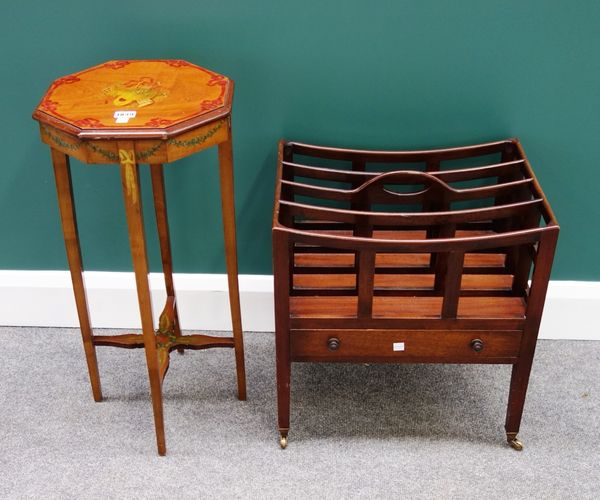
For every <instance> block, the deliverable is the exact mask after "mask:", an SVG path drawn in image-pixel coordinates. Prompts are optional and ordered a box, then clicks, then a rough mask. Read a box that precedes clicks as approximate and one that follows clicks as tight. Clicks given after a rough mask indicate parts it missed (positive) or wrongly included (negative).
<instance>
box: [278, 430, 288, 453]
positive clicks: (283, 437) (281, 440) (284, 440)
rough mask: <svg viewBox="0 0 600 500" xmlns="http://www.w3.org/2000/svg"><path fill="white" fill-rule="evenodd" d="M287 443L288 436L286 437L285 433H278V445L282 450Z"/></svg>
mask: <svg viewBox="0 0 600 500" xmlns="http://www.w3.org/2000/svg"><path fill="white" fill-rule="evenodd" d="M287 443H288V438H287V433H283V432H281V433H279V446H281V449H282V450H285V449H286V448H287Z"/></svg>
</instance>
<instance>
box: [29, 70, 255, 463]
mask: <svg viewBox="0 0 600 500" xmlns="http://www.w3.org/2000/svg"><path fill="white" fill-rule="evenodd" d="M232 97H233V81H232V80H230V79H229V78H227V77H225V76H222V75H219V74H217V73H214V72H212V71H209V70H207V69H204V68H201V67H199V66H196V65H194V64H190V63H188V62H186V61H181V60H146V61H109V62H107V63H104V64H101V65H99V66H95V67H93V68H89V69H86V70H84V71H81V72H79V73H75V74H72V75H68V76H65V77H63V78H59V79H58V80H56V81H55V82H54V83H53V84H52V85H51V86H50V88H49V89H48V91H47V92H46V94H45V95H44V97H43V99H42V101H41V102H40V104H39V105H38V107H37V108H36V110H35V111H34V113H33V117H34V119H36V120H38V121H39V125H40V132H41V138H42V141H43V142H44V143H46V144H48V145H49V146H50V151H51V155H52V163H53V166H54V175H55V179H56V189H57V192H58V202H59V207H60V215H61V220H62V227H63V233H64V239H65V245H66V250H67V258H68V262H69V268H70V272H71V279H72V282H73V290H74V294H75V302H76V305H77V313H78V316H79V324H80V326H81V334H82V338H83V346H84V350H85V355H86V359H87V365H88V370H89V376H90V381H91V386H92V393H93V396H94V399H95V400H96V401H100V400H101V399H102V391H101V387H100V376H99V373H98V363H97V360H96V346H115V347H125V348H137V347H143V348H144V349H145V354H146V362H147V367H148V376H149V379H150V392H151V397H152V406H153V410H154V423H155V428H156V440H157V445H158V453H159V454H160V455H164V454H165V453H166V444H165V432H164V422H163V404H162V382H163V379H164V376H165V374H166V372H167V369H168V367H169V353H170V352H171V351H172V350H174V349H177V350H179V351H180V352H183V350H184V349H206V348H210V347H232V348H234V350H235V360H236V371H237V388H238V397H239V399H241V400H244V399H246V377H245V369H244V347H243V338H242V324H241V315H240V302H239V288H238V274H237V255H236V235H235V210H234V201H233V161H232V143H231V120H230V114H231V103H232ZM211 146H218V150H219V168H220V181H221V204H222V212H223V226H224V234H225V254H226V263H227V276H228V285H229V301H230V307H231V319H232V326H233V337H214V336H208V335H200V334H195V335H182V334H181V330H180V326H179V319H178V314H177V305H176V298H175V289H174V286H173V271H172V261H171V248H170V239H169V227H168V222H167V207H166V195H165V185H164V177H163V164H164V163H170V162H173V161H175V160H178V159H180V158H184V157H186V156H189V155H191V154H193V153H196V152H198V151H201V150H203V149H206V148H209V147H211ZM69 157H74V158H77V159H78V160H80V161H82V162H85V163H101V164H107V163H108V164H113V163H114V164H119V165H120V171H121V181H122V188H123V198H124V200H125V214H126V218H127V227H128V232H129V243H130V247H131V255H132V259H133V269H134V272H135V280H136V288H137V296H138V302H139V309H140V316H141V323H142V332H143V333H142V334H141V335H139V334H125V335H116V336H105V335H94V333H93V331H92V328H91V324H90V318H89V313H88V307H87V299H86V291H85V286H84V281H83V275H82V272H83V265H82V260H81V250H80V245H79V237H78V232H77V222H76V214H75V205H74V202H73V189H72V183H71V172H70V166H69ZM140 163H146V164H149V165H150V170H151V178H152V191H153V197H154V208H155V212H156V222H157V227H158V236H159V242H160V252H161V257H162V265H163V274H164V278H165V287H166V291H167V301H166V305H165V308H164V310H163V312H162V314H161V316H160V319H159V325H158V329H157V330H156V332H155V329H154V322H153V315H152V305H151V301H150V288H149V283H148V259H147V255H146V241H145V236H144V223H143V214H142V204H141V200H142V197H141V193H140V178H139V169H138V164H140Z"/></svg>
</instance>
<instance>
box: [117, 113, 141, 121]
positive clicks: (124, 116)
mask: <svg viewBox="0 0 600 500" xmlns="http://www.w3.org/2000/svg"><path fill="white" fill-rule="evenodd" d="M136 114H137V111H115V114H114V115H113V116H114V118H115V123H127V122H128V121H129V120H131V119H132V118H135V115H136Z"/></svg>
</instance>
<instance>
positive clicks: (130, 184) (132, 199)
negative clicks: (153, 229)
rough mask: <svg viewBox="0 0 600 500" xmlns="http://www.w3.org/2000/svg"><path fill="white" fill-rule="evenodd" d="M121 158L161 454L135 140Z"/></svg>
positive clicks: (159, 391)
mask: <svg viewBox="0 0 600 500" xmlns="http://www.w3.org/2000/svg"><path fill="white" fill-rule="evenodd" d="M118 147H119V160H120V163H121V182H122V184H123V198H124V200H125V213H126V216H127V228H128V232H129V244H130V247H131V257H132V260H133V270H134V272H135V284H136V288H137V296H138V302H139V307H140V316H141V320H142V333H143V337H144V350H145V353H146V364H147V367H148V377H149V379H150V394H151V397H152V409H153V411H154V426H155V429H156V443H157V446H158V454H159V455H164V454H165V453H166V445H165V429H164V420H163V404H162V387H161V385H162V383H161V380H160V375H159V368H158V356H157V349H156V337H155V335H154V322H153V318H152V303H151V301H150V286H149V284H148V258H147V255H146V240H145V236H144V221H143V216H142V200H141V193H140V181H139V172H138V166H137V164H136V162H135V153H134V146H133V143H132V142H129V141H123V142H119V145H118Z"/></svg>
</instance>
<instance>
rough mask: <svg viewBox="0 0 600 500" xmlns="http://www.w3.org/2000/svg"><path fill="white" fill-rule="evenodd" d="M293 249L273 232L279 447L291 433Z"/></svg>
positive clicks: (285, 443) (282, 234)
mask: <svg viewBox="0 0 600 500" xmlns="http://www.w3.org/2000/svg"><path fill="white" fill-rule="evenodd" d="M290 250H291V246H290V244H289V242H288V241H287V237H286V235H285V234H284V233H281V232H279V231H273V270H274V274H275V282H274V285H275V288H274V292H275V359H276V366H275V368H276V378H277V424H278V428H279V444H280V446H281V447H282V448H285V447H286V446H287V437H288V432H289V430H290V379H291V360H290V331H289V318H290V310H289V299H288V297H289V286H290V271H289V270H290V261H291V259H290Z"/></svg>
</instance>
